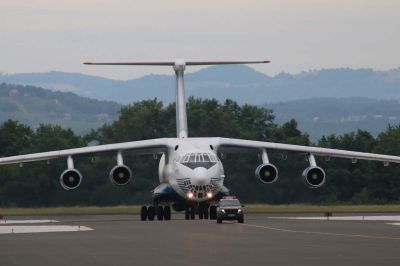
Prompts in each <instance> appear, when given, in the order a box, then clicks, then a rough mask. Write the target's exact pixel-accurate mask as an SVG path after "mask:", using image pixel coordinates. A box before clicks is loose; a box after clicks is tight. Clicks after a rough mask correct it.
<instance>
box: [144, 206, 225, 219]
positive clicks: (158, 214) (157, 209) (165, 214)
mask: <svg viewBox="0 0 400 266" xmlns="http://www.w3.org/2000/svg"><path fill="white" fill-rule="evenodd" d="M196 214H197V215H198V218H199V220H207V219H210V220H216V219H217V206H215V205H211V206H210V204H207V203H200V204H197V203H194V204H188V205H186V208H185V220H195V219H196ZM140 219H141V220H142V221H154V220H158V221H162V220H165V221H168V220H171V207H170V206H161V205H158V204H154V205H153V206H148V207H147V206H142V208H141V209H140Z"/></svg>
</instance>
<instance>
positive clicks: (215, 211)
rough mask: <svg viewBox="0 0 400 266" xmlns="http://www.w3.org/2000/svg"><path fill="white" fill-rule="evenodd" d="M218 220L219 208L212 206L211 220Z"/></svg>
mask: <svg viewBox="0 0 400 266" xmlns="http://www.w3.org/2000/svg"><path fill="white" fill-rule="evenodd" d="M215 219H217V206H214V205H213V206H210V220H215Z"/></svg>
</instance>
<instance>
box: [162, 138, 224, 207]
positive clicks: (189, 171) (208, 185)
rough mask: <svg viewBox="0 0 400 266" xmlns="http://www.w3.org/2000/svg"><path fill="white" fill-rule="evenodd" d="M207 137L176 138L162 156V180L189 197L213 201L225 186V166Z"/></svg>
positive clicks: (192, 199)
mask: <svg viewBox="0 0 400 266" xmlns="http://www.w3.org/2000/svg"><path fill="white" fill-rule="evenodd" d="M206 139H207V138H204V139H201V138H185V139H176V141H174V143H173V145H171V146H172V149H170V150H169V151H168V152H167V153H165V154H163V155H162V157H161V159H160V163H159V179H160V183H161V184H165V183H167V184H169V185H170V186H171V187H172V189H173V190H174V191H175V192H176V193H177V194H178V195H179V196H181V197H182V198H183V199H185V200H189V201H193V202H204V201H210V200H212V199H213V198H214V197H215V195H216V194H217V193H218V192H219V191H220V190H221V189H222V187H223V182H224V178H225V175H224V168H223V166H222V163H221V161H220V160H219V158H218V156H217V154H216V152H215V151H214V147H213V145H212V144H210V143H208V142H207V141H205V140H206Z"/></svg>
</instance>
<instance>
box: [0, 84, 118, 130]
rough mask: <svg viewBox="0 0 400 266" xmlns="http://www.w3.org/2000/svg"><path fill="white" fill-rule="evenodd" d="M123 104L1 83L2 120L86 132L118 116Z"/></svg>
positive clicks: (0, 113) (0, 107)
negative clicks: (57, 126) (55, 126)
mask: <svg viewBox="0 0 400 266" xmlns="http://www.w3.org/2000/svg"><path fill="white" fill-rule="evenodd" d="M119 109H120V105H119V104H116V103H112V102H106V101H98V100H94V99H89V98H84V97H80V96H78V95H75V94H73V93H70V92H68V93H63V92H57V91H49V90H45V89H42V88H37V87H32V86H21V85H10V84H5V83H3V84H0V123H2V122H4V121H5V120H7V119H14V120H18V121H20V122H21V123H24V124H27V125H30V126H32V127H33V128H36V127H37V126H38V125H39V124H41V123H49V124H55V125H61V126H63V127H65V128H72V129H73V130H74V131H75V132H76V133H79V134H84V133H87V132H88V131H90V129H91V128H97V127H99V126H101V125H102V124H104V123H107V122H111V121H113V120H115V119H116V118H117V112H118V110H119Z"/></svg>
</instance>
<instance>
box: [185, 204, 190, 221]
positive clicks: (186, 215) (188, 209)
mask: <svg viewBox="0 0 400 266" xmlns="http://www.w3.org/2000/svg"><path fill="white" fill-rule="evenodd" d="M189 218H190V207H189V206H186V208H185V220H189Z"/></svg>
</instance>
